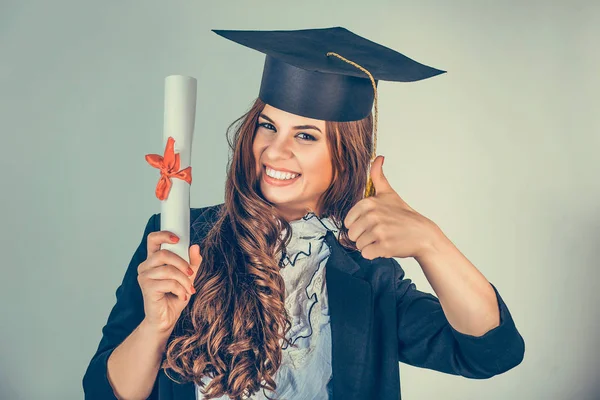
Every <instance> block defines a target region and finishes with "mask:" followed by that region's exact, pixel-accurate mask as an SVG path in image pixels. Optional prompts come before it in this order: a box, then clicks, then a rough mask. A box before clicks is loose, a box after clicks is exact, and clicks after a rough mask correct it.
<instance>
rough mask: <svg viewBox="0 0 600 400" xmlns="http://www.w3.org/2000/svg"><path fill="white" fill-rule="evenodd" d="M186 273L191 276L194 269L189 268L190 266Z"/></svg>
mask: <svg viewBox="0 0 600 400" xmlns="http://www.w3.org/2000/svg"><path fill="white" fill-rule="evenodd" d="M187 274H188V275H189V276H192V275H194V270H193V269H191V268H190V267H188V270H187Z"/></svg>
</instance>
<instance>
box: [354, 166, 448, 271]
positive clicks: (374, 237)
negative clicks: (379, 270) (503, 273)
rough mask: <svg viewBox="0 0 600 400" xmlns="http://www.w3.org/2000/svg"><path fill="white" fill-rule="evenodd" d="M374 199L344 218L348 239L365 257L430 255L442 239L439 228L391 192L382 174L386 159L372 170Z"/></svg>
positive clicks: (367, 199) (355, 208)
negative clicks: (439, 238) (438, 239)
mask: <svg viewBox="0 0 600 400" xmlns="http://www.w3.org/2000/svg"><path fill="white" fill-rule="evenodd" d="M371 180H372V181H373V185H374V187H375V195H374V196H371V197H367V198H364V199H362V200H360V201H359V202H357V203H356V204H355V205H354V207H352V208H351V209H350V211H348V214H347V215H346V217H345V218H344V225H345V226H346V228H348V237H349V238H350V240H352V241H353V242H355V243H356V247H357V248H358V250H360V252H361V254H362V256H363V257H364V258H367V259H369V260H373V259H375V258H377V257H385V258H391V257H397V258H406V257H414V258H418V257H422V256H423V255H424V254H425V253H427V252H428V251H431V249H432V246H433V243H434V242H435V239H436V238H437V237H438V235H439V232H440V230H439V228H438V226H437V225H436V224H435V223H434V222H433V221H431V220H430V219H428V218H426V217H424V216H423V215H421V214H419V213H418V212H416V211H415V210H414V209H412V208H411V207H410V206H409V205H408V204H407V203H406V202H405V201H404V200H402V198H401V197H400V196H399V195H398V193H396V191H395V190H394V189H393V188H392V186H391V185H390V183H389V182H388V180H387V178H386V177H385V175H384V174H383V156H377V158H376V159H375V160H374V161H373V164H372V166H371Z"/></svg>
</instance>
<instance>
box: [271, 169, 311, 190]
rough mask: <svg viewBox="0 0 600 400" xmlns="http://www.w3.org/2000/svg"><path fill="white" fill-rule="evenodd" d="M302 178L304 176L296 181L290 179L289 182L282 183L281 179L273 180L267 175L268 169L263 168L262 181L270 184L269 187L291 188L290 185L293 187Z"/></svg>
mask: <svg viewBox="0 0 600 400" xmlns="http://www.w3.org/2000/svg"><path fill="white" fill-rule="evenodd" d="M301 176H302V175H298V176H297V177H295V178H294V179H288V180H285V181H282V180H280V179H275V178H271V177H270V176H269V175H267V172H266V168H263V173H262V179H263V180H264V181H265V182H266V183H268V184H269V185H272V186H289V185H293V184H294V183H295V182H296V181H297V180H298V179H300V177H301Z"/></svg>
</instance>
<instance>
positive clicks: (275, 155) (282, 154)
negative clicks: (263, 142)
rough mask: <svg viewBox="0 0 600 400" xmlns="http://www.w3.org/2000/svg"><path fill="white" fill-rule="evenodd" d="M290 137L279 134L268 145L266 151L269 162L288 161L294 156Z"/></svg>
mask: <svg viewBox="0 0 600 400" xmlns="http://www.w3.org/2000/svg"><path fill="white" fill-rule="evenodd" d="M292 140H293V138H290V137H289V135H286V134H282V133H279V134H278V135H275V137H274V138H273V139H272V140H270V141H269V142H268V143H267V146H266V148H265V150H264V153H265V155H266V158H267V159H269V160H282V159H288V158H290V157H291V155H292V150H291V141H292Z"/></svg>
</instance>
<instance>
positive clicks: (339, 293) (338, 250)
mask: <svg viewBox="0 0 600 400" xmlns="http://www.w3.org/2000/svg"><path fill="white" fill-rule="evenodd" d="M325 240H326V242H327V244H328V245H329V248H330V249H331V254H330V256H329V259H328V260H327V264H326V267H325V281H326V285H327V296H328V300H329V311H330V324H331V338H332V371H333V397H334V399H350V398H363V397H362V396H361V395H360V388H361V387H364V385H363V384H362V383H363V381H364V379H365V374H364V372H365V371H367V369H368V368H369V366H368V365H367V362H366V359H367V357H366V355H367V354H366V351H367V346H366V343H368V337H369V334H370V330H371V326H372V318H373V312H372V310H373V296H372V289H371V284H370V283H369V282H367V281H365V280H363V279H360V278H359V277H357V276H355V274H356V272H358V271H359V270H360V266H359V265H358V264H357V263H356V261H354V260H353V259H352V258H351V257H350V256H349V255H348V254H347V253H346V250H345V249H344V248H343V247H342V246H341V245H340V244H339V243H338V242H337V240H336V238H335V237H334V236H333V234H332V233H331V232H330V231H329V232H327V235H326V236H325Z"/></svg>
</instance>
